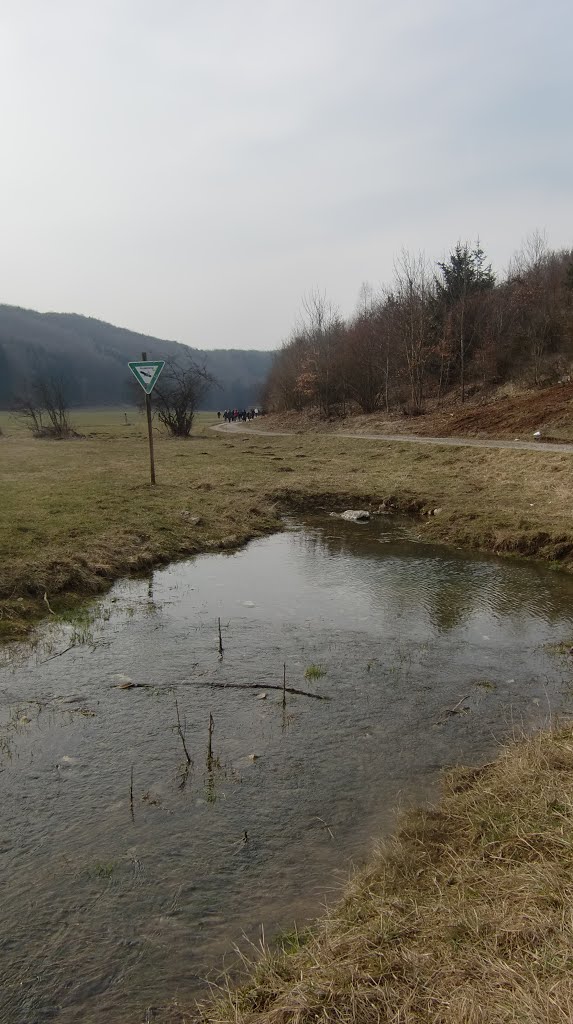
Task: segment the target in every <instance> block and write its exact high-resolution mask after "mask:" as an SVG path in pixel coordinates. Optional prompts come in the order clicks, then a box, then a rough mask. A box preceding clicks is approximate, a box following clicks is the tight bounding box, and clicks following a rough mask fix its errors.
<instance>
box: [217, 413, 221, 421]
mask: <svg viewBox="0 0 573 1024" xmlns="http://www.w3.org/2000/svg"><path fill="white" fill-rule="evenodd" d="M217 419H218V420H220V419H221V413H220V412H217Z"/></svg>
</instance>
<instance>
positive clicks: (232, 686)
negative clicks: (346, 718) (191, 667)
mask: <svg viewBox="0 0 573 1024" xmlns="http://www.w3.org/2000/svg"><path fill="white" fill-rule="evenodd" d="M211 686H213V687H215V688H216V689H218V690H280V691H281V693H283V692H285V691H286V693H296V694H298V695H299V697H312V699H313V700H330V697H325V696H324V695H323V694H320V693H309V692H308V690H297V689H295V687H294V686H286V687H284V686H282V685H281V686H277V685H276V684H275V683H211Z"/></svg>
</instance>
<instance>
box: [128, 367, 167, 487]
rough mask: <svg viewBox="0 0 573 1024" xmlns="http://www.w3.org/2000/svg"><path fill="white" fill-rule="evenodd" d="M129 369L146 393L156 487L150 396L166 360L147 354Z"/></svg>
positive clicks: (150, 473) (151, 474) (151, 459)
mask: <svg viewBox="0 0 573 1024" xmlns="http://www.w3.org/2000/svg"><path fill="white" fill-rule="evenodd" d="M127 365H128V366H129V369H130V370H131V372H132V374H133V376H134V377H135V379H136V381H137V383H138V384H141V386H142V388H143V390H144V391H145V412H146V414H147V437H148V439H149V475H150V479H151V483H152V484H154V485H155V457H154V455H153V427H152V423H151V399H150V397H149V396H150V394H151V392H152V391H153V389H154V387H155V385H156V384H157V378H158V377H159V374H160V373H161V371H162V369H163V367H164V366H165V360H164V359H148V358H147V353H146V352H142V353H141V359H140V361H139V362H137V363H136V362H133V363H128V364H127Z"/></svg>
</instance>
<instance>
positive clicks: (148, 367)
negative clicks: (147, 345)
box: [127, 359, 165, 395]
mask: <svg viewBox="0 0 573 1024" xmlns="http://www.w3.org/2000/svg"><path fill="white" fill-rule="evenodd" d="M127 365H128V366H129V369H130V370H131V372H132V374H133V376H134V377H135V379H136V381H137V383H138V384H141V386H142V388H143V390H144V391H145V394H146V395H150V394H151V392H152V391H153V389H154V387H155V385H156V384H157V381H158V379H159V374H160V373H161V371H162V369H163V367H164V366H165V360H162V359H146V360H145V361H144V360H141V361H140V362H139V363H128V364H127Z"/></svg>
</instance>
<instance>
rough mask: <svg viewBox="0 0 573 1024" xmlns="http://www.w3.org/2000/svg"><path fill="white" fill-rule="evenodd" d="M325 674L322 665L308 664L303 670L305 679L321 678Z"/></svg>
mask: <svg viewBox="0 0 573 1024" xmlns="http://www.w3.org/2000/svg"><path fill="white" fill-rule="evenodd" d="M325 675H326V669H325V668H323V667H322V665H309V666H308V667H307V668H305V670H304V678H305V679H322V677H323V676H325Z"/></svg>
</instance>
